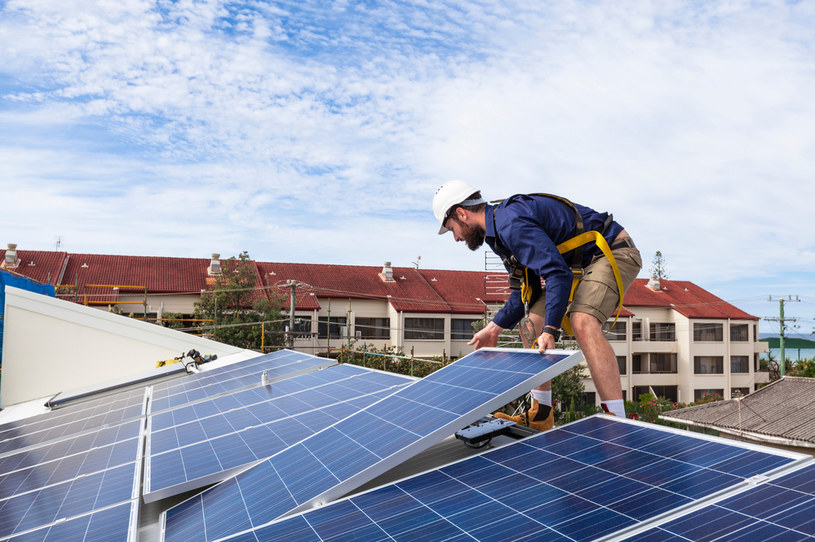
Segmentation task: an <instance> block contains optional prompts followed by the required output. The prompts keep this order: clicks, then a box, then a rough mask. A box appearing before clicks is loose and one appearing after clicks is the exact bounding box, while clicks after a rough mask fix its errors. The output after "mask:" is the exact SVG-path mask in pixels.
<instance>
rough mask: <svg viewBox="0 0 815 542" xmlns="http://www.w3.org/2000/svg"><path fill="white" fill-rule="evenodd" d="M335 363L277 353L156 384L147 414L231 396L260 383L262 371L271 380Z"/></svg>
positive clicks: (306, 355)
mask: <svg viewBox="0 0 815 542" xmlns="http://www.w3.org/2000/svg"><path fill="white" fill-rule="evenodd" d="M336 364H337V362H336V361H334V360H330V359H326V358H319V357H316V356H312V355H309V354H303V353H301V352H294V351H292V350H279V351H277V352H272V353H271V354H266V355H265V356H258V357H256V358H251V359H248V360H245V361H242V362H239V363H233V364H231V365H227V366H224V367H219V368H216V369H212V370H208V371H203V372H201V373H198V374H195V375H189V376H186V377H184V378H182V379H179V380H174V381H170V382H166V383H162V384H157V385H155V386H153V387H152V397H151V398H150V403H151V404H150V412H151V413H157V412H160V411H162V410H167V409H171V408H176V407H179V406H181V405H184V404H188V403H193V402H196V401H202V400H206V399H209V398H211V397H214V396H216V395H221V394H227V393H232V392H234V391H236V390H239V389H241V388H244V387H251V386H256V385H258V384H259V383H260V375H261V373H262V372H263V371H266V372H267V373H268V375H269V377H270V379H271V380H273V381H274V380H275V379H279V378H289V377H291V376H295V375H298V374H304V373H308V372H312V371H316V370H319V369H324V368H326V367H330V366H332V365H336Z"/></svg>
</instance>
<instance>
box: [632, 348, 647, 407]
mask: <svg viewBox="0 0 815 542" xmlns="http://www.w3.org/2000/svg"><path fill="white" fill-rule="evenodd" d="M647 359H648V354H631V372H632V373H634V374H635V375H637V374H642V373H643V372H644V371H643V370H642V362H643V361H645V360H647ZM645 372H647V371H645ZM634 397H636V395H634Z"/></svg>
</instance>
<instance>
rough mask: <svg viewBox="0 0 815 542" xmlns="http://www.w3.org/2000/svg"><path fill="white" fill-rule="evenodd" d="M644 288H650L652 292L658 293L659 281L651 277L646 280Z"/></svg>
mask: <svg viewBox="0 0 815 542" xmlns="http://www.w3.org/2000/svg"><path fill="white" fill-rule="evenodd" d="M645 286H646V287H648V288H650V289H651V290H653V291H655V292H659V291H660V287H659V279H658V278H657V277H656V275H651V278H650V279H648V284H646V285H645Z"/></svg>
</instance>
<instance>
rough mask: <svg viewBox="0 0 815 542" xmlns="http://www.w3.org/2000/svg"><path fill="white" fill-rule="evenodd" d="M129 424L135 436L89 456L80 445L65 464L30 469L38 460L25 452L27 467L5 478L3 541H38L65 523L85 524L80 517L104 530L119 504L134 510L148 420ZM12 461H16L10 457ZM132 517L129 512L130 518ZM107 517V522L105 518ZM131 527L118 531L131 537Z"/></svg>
mask: <svg viewBox="0 0 815 542" xmlns="http://www.w3.org/2000/svg"><path fill="white" fill-rule="evenodd" d="M130 425H135V426H137V427H138V430H139V431H138V434H137V435H136V436H135V437H131V438H126V439H124V440H119V441H115V442H114V443H111V444H107V445H101V446H99V447H95V448H91V449H87V450H84V451H80V450H79V444H77V445H76V447H75V448H74V450H73V451H74V452H75V453H73V455H69V456H67V457H63V458H61V459H59V458H57V459H53V458H52V459H49V460H47V461H45V462H43V463H40V464H37V465H26V463H27V462H30V461H31V460H32V458H33V457H34V456H32V455H31V454H30V453H25V454H24V456H25V458H26V459H23V460H21V463H20V464H19V466H21V467H22V468H20V469H18V470H13V471H11V472H9V473H6V475H5V476H3V477H2V483H3V485H4V486H5V490H4V491H2V495H1V496H0V539H4V538H6V537H19V538H20V539H29V538H30V539H32V540H36V539H37V537H38V536H40V535H43V536H45V535H46V534H47V533H48V532H49V531H50V530H51V528H52V527H53V528H55V529H56V531H57V532H63V531H62V529H63V528H62V527H60V526H59V525H60V524H62V523H63V522H68V521H73V520H76V523H72V525H80V524H81V523H82V522H83V521H84V520H83V519H81V518H84V517H86V516H89V515H90V516H96V517H97V519H96V520H93V518H92V517H89V518H87V520H88V526H90V525H91V523H93V525H95V526H96V527H94V529H98V528H99V527H98V526H99V525H100V523H99V522H100V521H101V522H102V523H104V524H105V525H109V522H110V519H109V516H108V514H107V513H103V511H104V510H106V509H108V508H111V507H115V506H118V505H127V506H128V510H131V509H133V507H132V506H131V505H132V504H133V503H134V502H137V499H138V497H139V489H140V485H141V464H142V454H143V443H144V435H143V428H144V424H143V420H135V421H131V422H129V423H126V424H124V425H123V426H122V427H125V426H130ZM98 431H99V432H100V433H101V432H105V431H106V430H105V429H104V428H103V429H101V430H98ZM127 433H128V431H127V430H124V431H120V432H119V434H118V435H117V436H121V437H124V436H125V435H126V434H127ZM109 438H110V435H108V436H106V437H100V438H99V439H97V440H95V441H90V440H88V438H87V435H85V436H82V437H79V438H78V439H77V440H80V441H81V442H82V443H83V444H87V443H88V442H104V441H105V440H106V439H109ZM46 455H47V454H46ZM11 459H14V458H12V457H9V460H11ZM131 514H132V512H130V511H129V512H127V516H128V518H129V517H130V516H131ZM103 517H105V518H108V519H104V520H103V519H100V518H103ZM132 525H133V524H132V523H131V522H130V521H128V522H127V523H124V524H117V527H116V529H118V531H116V532H119V533H122V532H125V533H127V532H129V531H130V530H131V526H132ZM29 531H30V532H29ZM114 531H115V530H112V531H111V534H112V533H113V532H114ZM44 533H45V534H44ZM53 536H56V535H53ZM51 539H56V538H51ZM82 539H83V537H80V538H78V540H82ZM85 539H86V538H85Z"/></svg>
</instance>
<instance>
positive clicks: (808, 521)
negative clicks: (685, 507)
mask: <svg viewBox="0 0 815 542" xmlns="http://www.w3.org/2000/svg"><path fill="white" fill-rule="evenodd" d="M812 538H815V465H812V464H811V463H810V464H808V465H806V466H804V467H803V468H801V469H799V470H796V471H794V472H792V473H789V474H785V475H782V476H779V477H777V478H773V479H771V480H767V481H764V482H762V483H758V484H756V485H755V486H752V487H750V488H747V489H746V491H744V492H741V493H739V494H737V495H734V496H732V497H729V498H727V499H724V500H721V501H719V502H717V503H715V504H710V505H707V506H705V507H703V508H700V509H698V510H695V511H693V513H692V514H687V515H684V516H682V517H680V518H677V519H673V520H671V521H667V522H664V523H662V524H661V525H660V526H659V527H653V528H651V529H649V530H646V531H644V532H642V533H638V534H635V535H632V536H630V537H627V538H623V539H624V540H632V541H637V542H645V541H658V540H701V539H706V540H714V539H722V540H761V541H764V540H809V539H812Z"/></svg>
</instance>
